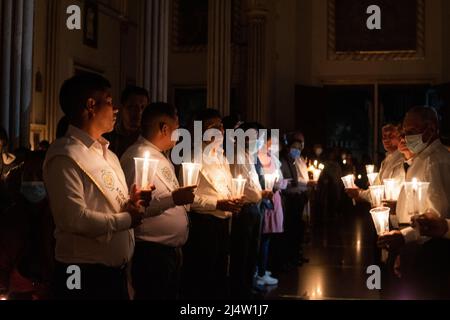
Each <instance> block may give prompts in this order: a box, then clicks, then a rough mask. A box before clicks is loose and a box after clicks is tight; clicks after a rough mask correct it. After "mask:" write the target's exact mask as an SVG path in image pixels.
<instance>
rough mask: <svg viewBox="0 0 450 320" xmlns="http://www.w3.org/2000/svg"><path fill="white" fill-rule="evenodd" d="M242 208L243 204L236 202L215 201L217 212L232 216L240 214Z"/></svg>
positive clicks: (239, 201)
mask: <svg viewBox="0 0 450 320" xmlns="http://www.w3.org/2000/svg"><path fill="white" fill-rule="evenodd" d="M242 207H243V202H242V201H241V200H240V199H238V200H219V201H217V206H216V208H217V210H221V211H229V212H231V213H233V214H238V213H239V212H241V210H242Z"/></svg>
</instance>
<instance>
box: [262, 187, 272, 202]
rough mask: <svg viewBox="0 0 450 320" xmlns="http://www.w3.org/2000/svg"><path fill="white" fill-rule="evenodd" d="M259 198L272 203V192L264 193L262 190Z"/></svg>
mask: <svg viewBox="0 0 450 320" xmlns="http://www.w3.org/2000/svg"><path fill="white" fill-rule="evenodd" d="M261 197H262V198H263V199H268V200H270V201H273V192H272V191H266V190H263V191H262V192H261Z"/></svg>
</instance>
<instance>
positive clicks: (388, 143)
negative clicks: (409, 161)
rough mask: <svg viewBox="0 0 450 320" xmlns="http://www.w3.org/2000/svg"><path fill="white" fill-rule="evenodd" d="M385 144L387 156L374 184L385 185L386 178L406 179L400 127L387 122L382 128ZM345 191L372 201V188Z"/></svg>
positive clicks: (353, 197)
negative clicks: (400, 147) (400, 146)
mask: <svg viewBox="0 0 450 320" xmlns="http://www.w3.org/2000/svg"><path fill="white" fill-rule="evenodd" d="M381 134H382V138H383V146H384V149H385V150H386V158H385V159H384V160H383V162H382V163H381V167H380V171H379V172H378V176H377V177H376V178H375V181H374V183H373V185H376V186H377V185H383V184H384V180H385V179H398V180H399V181H400V182H403V181H404V180H405V172H404V169H403V163H404V161H405V157H404V155H403V154H402V153H401V152H400V151H399V150H398V147H399V144H400V128H399V127H398V126H396V125H393V124H387V125H385V126H384V127H383V128H382V133H381ZM345 192H346V193H347V195H348V196H349V197H350V198H352V199H357V200H363V201H367V202H370V201H371V198H370V190H360V189H346V190H345Z"/></svg>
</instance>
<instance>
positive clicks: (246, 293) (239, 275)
mask: <svg viewBox="0 0 450 320" xmlns="http://www.w3.org/2000/svg"><path fill="white" fill-rule="evenodd" d="M261 220H262V214H261V212H260V210H259V208H258V206H256V205H248V206H245V207H244V208H243V209H242V211H241V213H239V214H237V215H234V216H233V220H232V227H231V248H230V290H231V296H232V297H233V298H234V299H250V298H252V288H253V276H254V273H255V270H256V265H257V261H258V260H257V259H258V251H259V243H260V234H261Z"/></svg>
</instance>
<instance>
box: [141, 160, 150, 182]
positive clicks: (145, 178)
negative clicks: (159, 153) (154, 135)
mask: <svg viewBox="0 0 450 320" xmlns="http://www.w3.org/2000/svg"><path fill="white" fill-rule="evenodd" d="M149 160H150V152H148V151H147V152H146V153H145V155H144V168H143V169H142V183H141V186H142V189H143V190H147V189H148V170H149V167H150V162H149Z"/></svg>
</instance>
